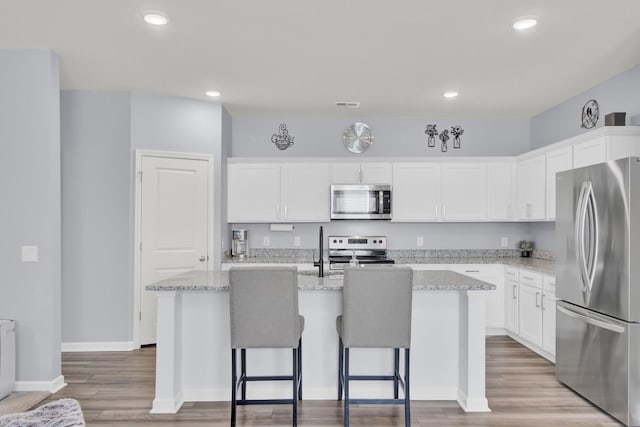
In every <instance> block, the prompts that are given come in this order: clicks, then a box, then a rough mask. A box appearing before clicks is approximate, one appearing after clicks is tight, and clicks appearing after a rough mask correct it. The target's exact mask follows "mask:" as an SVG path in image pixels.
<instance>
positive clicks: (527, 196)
mask: <svg viewBox="0 0 640 427" xmlns="http://www.w3.org/2000/svg"><path fill="white" fill-rule="evenodd" d="M545 163H546V159H545V155H544V154H540V155H537V156H535V157H529V158H525V159H522V160H520V161H518V218H519V219H521V220H525V221H526V220H543V219H544V218H545V214H546V211H545V199H546V196H545V191H546V181H545V179H546V173H545Z"/></svg>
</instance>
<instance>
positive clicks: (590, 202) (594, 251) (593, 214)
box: [586, 182, 599, 292]
mask: <svg viewBox="0 0 640 427" xmlns="http://www.w3.org/2000/svg"><path fill="white" fill-rule="evenodd" d="M586 206H587V209H586V211H587V218H588V220H589V257H588V258H587V262H586V266H587V286H588V287H589V292H591V288H592V287H593V279H594V278H595V275H596V265H597V263H596V260H597V259H598V235H599V229H598V206H597V205H596V197H595V194H594V192H593V185H592V184H591V182H589V185H588V188H587V198H586Z"/></svg>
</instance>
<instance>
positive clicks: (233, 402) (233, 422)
mask: <svg viewBox="0 0 640 427" xmlns="http://www.w3.org/2000/svg"><path fill="white" fill-rule="evenodd" d="M237 380H238V378H237V376H236V349H235V348H232V349H231V427H235V425H236V400H237V396H236V382H237Z"/></svg>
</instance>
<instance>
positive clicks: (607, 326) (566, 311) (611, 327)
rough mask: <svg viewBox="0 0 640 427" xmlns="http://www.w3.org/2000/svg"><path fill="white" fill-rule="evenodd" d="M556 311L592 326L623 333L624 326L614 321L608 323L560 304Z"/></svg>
mask: <svg viewBox="0 0 640 427" xmlns="http://www.w3.org/2000/svg"><path fill="white" fill-rule="evenodd" d="M557 308H558V311H559V312H561V313H563V314H566V315H567V316H569V317H573V318H574V319H578V320H582V321H583V322H585V323H588V324H590V325H593V326H597V327H599V328H603V329H606V330H608V331H611V332H616V333H618V334H624V331H625V328H624V327H622V326H620V325H616V324H614V323H609V322H605V321H604V320H599V319H594V318H593V317H590V316H585V315H584V314H580V313H577V312H575V311H573V310H570V309H568V308H566V307H562V306H558V307H557Z"/></svg>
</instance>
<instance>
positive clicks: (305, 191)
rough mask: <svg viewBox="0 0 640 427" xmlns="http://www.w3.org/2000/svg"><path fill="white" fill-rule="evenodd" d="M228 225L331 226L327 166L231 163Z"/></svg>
mask: <svg viewBox="0 0 640 427" xmlns="http://www.w3.org/2000/svg"><path fill="white" fill-rule="evenodd" d="M227 176H228V183H227V189H228V190H227V221H228V222H231V223H243V222H247V223H252V222H328V221H329V209H330V200H329V188H330V179H329V178H330V169H329V165H328V164H327V163H299V162H298V163H285V164H280V163H229V166H228V170H227Z"/></svg>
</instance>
